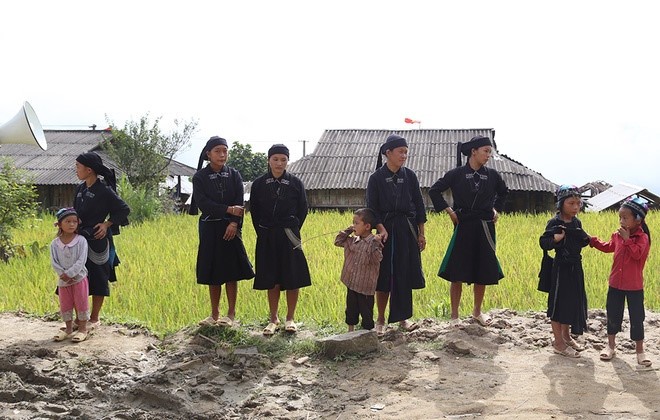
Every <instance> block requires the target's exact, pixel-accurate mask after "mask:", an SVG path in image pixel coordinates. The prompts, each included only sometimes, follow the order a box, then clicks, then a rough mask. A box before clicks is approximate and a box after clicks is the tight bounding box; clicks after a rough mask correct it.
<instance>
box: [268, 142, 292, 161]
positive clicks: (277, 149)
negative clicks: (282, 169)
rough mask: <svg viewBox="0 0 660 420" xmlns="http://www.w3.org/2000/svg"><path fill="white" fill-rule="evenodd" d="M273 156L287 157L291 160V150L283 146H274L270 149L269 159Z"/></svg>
mask: <svg viewBox="0 0 660 420" xmlns="http://www.w3.org/2000/svg"><path fill="white" fill-rule="evenodd" d="M273 155H286V158H287V159H288V158H289V148H288V147H286V146H285V145H283V144H274V145H272V146H270V149H268V159H270V157H271V156H273Z"/></svg>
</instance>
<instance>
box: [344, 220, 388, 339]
mask: <svg viewBox="0 0 660 420" xmlns="http://www.w3.org/2000/svg"><path fill="white" fill-rule="evenodd" d="M375 223H376V216H375V214H374V212H373V211H372V210H371V209H367V208H364V209H359V210H357V211H356V212H355V213H354V214H353V224H352V225H351V226H349V227H347V228H346V229H344V230H343V231H341V232H339V234H338V235H337V237H336V238H335V245H336V246H339V247H343V248H344V266H343V268H342V270H341V281H342V283H344V284H345V285H346V287H347V293H346V324H348V331H353V330H355V326H356V325H357V323H358V319H359V317H362V322H361V325H362V328H364V329H365V330H371V329H373V328H374V294H375V292H376V283H377V281H378V271H379V269H380V261H381V260H382V259H383V243H382V241H381V237H380V235H374V234H372V233H371V231H372V229H374V228H375Z"/></svg>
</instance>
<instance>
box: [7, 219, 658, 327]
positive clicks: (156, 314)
mask: <svg viewBox="0 0 660 420" xmlns="http://www.w3.org/2000/svg"><path fill="white" fill-rule="evenodd" d="M653 216H654V214H653V213H651V214H650V215H649V220H648V222H649V224H650V228H651V232H652V233H653V232H660V222H656V221H655V220H654V217H653ZM550 217H551V215H550V214H549V213H548V214H541V215H527V214H504V215H502V216H501V218H500V221H499V222H498V226H497V247H498V251H497V252H498V257H499V259H500V263H501V265H502V267H503V270H504V274H505V276H506V277H505V278H504V279H503V280H502V281H501V282H500V285H499V286H494V287H488V288H487V292H486V299H485V302H484V309H485V310H488V309H489V308H511V309H515V310H522V311H527V310H543V309H545V307H546V299H547V295H546V294H545V293H541V292H538V291H536V284H537V281H538V279H537V274H538V269H539V265H540V261H541V256H542V252H541V250H540V248H539V246H538V237H539V235H540V234H541V233H542V231H543V229H544V228H545V224H546V222H547V220H548V219H549V218H550ZM580 218H581V219H582V222H583V225H584V228H585V230H586V231H587V232H589V233H590V234H592V235H597V236H599V237H600V238H601V239H608V238H609V236H610V234H611V232H613V231H614V229H615V228H616V227H617V226H618V218H617V215H616V214H615V213H599V214H591V213H588V214H583V215H581V216H580ZM350 220H351V216H350V214H348V213H339V212H312V213H310V215H309V217H308V219H307V221H306V223H305V225H304V227H303V230H302V236H303V240H306V242H304V245H303V250H304V252H305V254H306V256H307V260H308V263H309V266H310V271H311V274H312V286H311V287H307V288H304V289H301V292H300V300H299V304H298V308H297V311H296V318H297V320H298V321H301V322H302V323H303V328H310V329H314V330H316V331H322V332H325V333H330V332H336V331H343V330H344V328H345V327H344V325H343V317H344V299H345V288H344V286H343V284H342V283H341V282H340V281H339V275H340V272H341V267H342V262H343V261H342V260H343V254H342V250H341V249H340V248H337V247H335V246H333V240H334V235H335V233H336V232H337V231H339V230H340V229H343V228H345V227H346V226H347V225H348V224H350ZM53 222H54V219H53V218H52V217H51V216H44V217H43V219H35V220H30V221H29V223H27V224H26V225H25V226H24V227H23V228H22V229H21V230H19V231H16V232H15V239H16V241H17V242H18V243H20V244H24V245H25V248H26V249H28V252H27V254H28V255H27V257H25V258H15V259H13V260H11V261H10V262H9V263H8V264H0V279H1V280H0V311H17V310H18V311H24V312H29V313H33V314H37V315H46V314H53V313H56V312H57V311H58V303H57V298H56V296H55V294H54V293H53V292H54V289H55V285H56V276H55V274H54V272H53V270H52V268H51V267H50V263H49V256H48V244H49V243H50V241H51V240H52V238H53V236H54V235H55V228H54V227H53ZM451 232H452V227H451V223H450V221H449V218H448V217H447V216H446V215H444V214H435V213H431V214H429V220H428V223H427V226H426V236H427V241H428V244H427V249H426V250H425V251H424V252H423V254H422V266H423V270H424V273H425V276H426V288H425V289H423V290H419V291H415V292H414V303H415V306H414V317H415V318H426V317H434V318H446V317H447V315H448V311H449V283H448V282H447V281H445V280H443V279H440V278H439V277H438V276H437V271H438V268H439V265H440V262H441V259H442V256H443V255H444V252H445V250H446V247H447V244H448V242H449V239H450V236H451ZM243 240H244V242H245V246H246V249H247V251H248V256H249V257H250V259H251V261H254V246H255V235H254V230H253V229H252V225H251V222H250V220H249V214H248V215H247V216H246V221H245V228H244V231H243ZM197 241H198V237H197V218H196V217H190V216H177V215H169V216H163V217H161V218H159V219H158V220H155V221H150V222H146V223H144V224H141V225H135V226H128V227H126V228H123V229H122V233H121V235H120V236H118V237H116V244H117V249H118V254H119V257H120V259H121V262H122V263H121V265H120V266H119V268H118V277H119V281H118V282H116V283H113V284H112V285H111V293H112V296H111V297H110V298H108V299H106V303H105V305H104V307H103V317H104V318H105V319H107V320H110V321H114V322H121V323H130V324H135V325H141V326H144V327H147V328H149V329H150V330H152V331H154V332H155V333H157V334H167V333H171V332H174V331H177V330H179V329H181V328H183V327H185V326H189V325H193V324H195V323H196V322H197V321H198V320H200V319H203V318H205V317H207V316H208V314H209V304H208V288H206V287H204V286H200V285H198V284H196V281H195V258H196V255H197ZM659 253H660V251H658V246H657V245H656V244H655V243H654V244H653V245H652V247H651V255H650V257H649V260H648V261H647V265H646V269H645V279H646V282H645V297H646V306H647V308H649V309H651V310H660V285H658V282H657V279H658V277H659V275H660V272H659V271H660V270H659V269H658V262H657V261H658V259H659V255H658V254H659ZM611 264H612V255H610V254H603V253H601V252H599V251H596V250H594V249H592V248H585V249H584V251H583V265H584V271H585V276H586V287H587V296H588V300H589V306H590V307H591V308H604V307H605V298H606V293H607V279H608V276H609V269H610V267H611ZM470 292H471V290H470V289H466V292H465V293H464V299H463V301H462V302H461V309H460V310H461V313H462V314H463V315H467V314H468V313H469V311H470V310H471V305H472V299H471V293H470ZM224 305H225V302H224V297H223V302H222V303H221V310H222V308H223V307H224ZM284 310H285V301H284V299H283V298H282V300H281V305H280V315H281V316H283V315H284ZM237 311H238V314H237V317H238V318H239V320H240V321H241V322H242V324H243V325H247V326H249V328H253V329H261V328H263V326H264V325H265V323H266V320H267V316H268V305H267V300H266V292H264V291H255V290H252V281H249V280H247V281H241V282H239V296H238V305H237Z"/></svg>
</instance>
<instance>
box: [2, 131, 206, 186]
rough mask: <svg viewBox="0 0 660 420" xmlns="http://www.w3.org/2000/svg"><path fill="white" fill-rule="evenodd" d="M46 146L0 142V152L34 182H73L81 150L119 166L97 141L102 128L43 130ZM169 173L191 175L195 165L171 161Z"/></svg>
mask: <svg viewBox="0 0 660 420" xmlns="http://www.w3.org/2000/svg"><path fill="white" fill-rule="evenodd" d="M44 134H45V135H46V142H47V143H48V150H46V151H43V150H41V149H40V148H39V147H36V146H28V145H24V144H3V145H1V146H0V156H7V157H10V158H11V159H12V160H13V161H14V165H16V167H17V168H20V169H23V170H25V171H27V172H29V173H30V174H31V175H32V176H33V178H34V183H35V184H36V185H76V184H78V183H80V180H78V177H76V171H75V161H76V157H78V155H80V154H81V153H85V152H90V151H95V152H96V153H98V154H99V156H101V159H103V164H104V165H105V166H107V167H109V168H112V169H115V170H116V171H117V173H118V174H121V170H119V168H118V167H117V164H116V163H115V162H114V161H113V160H112V159H110V157H109V156H108V154H107V153H106V152H104V151H103V150H100V149H99V144H100V143H101V142H102V141H104V140H105V139H106V138H108V136H110V132H109V131H102V130H44ZM169 172H170V174H171V175H182V176H192V175H194V174H195V168H193V167H190V166H188V165H185V164H183V163H180V162H177V161H174V160H173V161H172V162H171V163H170V165H169Z"/></svg>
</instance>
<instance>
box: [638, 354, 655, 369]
mask: <svg viewBox="0 0 660 420" xmlns="http://www.w3.org/2000/svg"><path fill="white" fill-rule="evenodd" d="M637 364H638V365H640V366H643V367H650V366H651V365H652V364H653V362H651V360H650V359H649V358H647V357H646V355H645V354H644V352H641V353H637Z"/></svg>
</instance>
